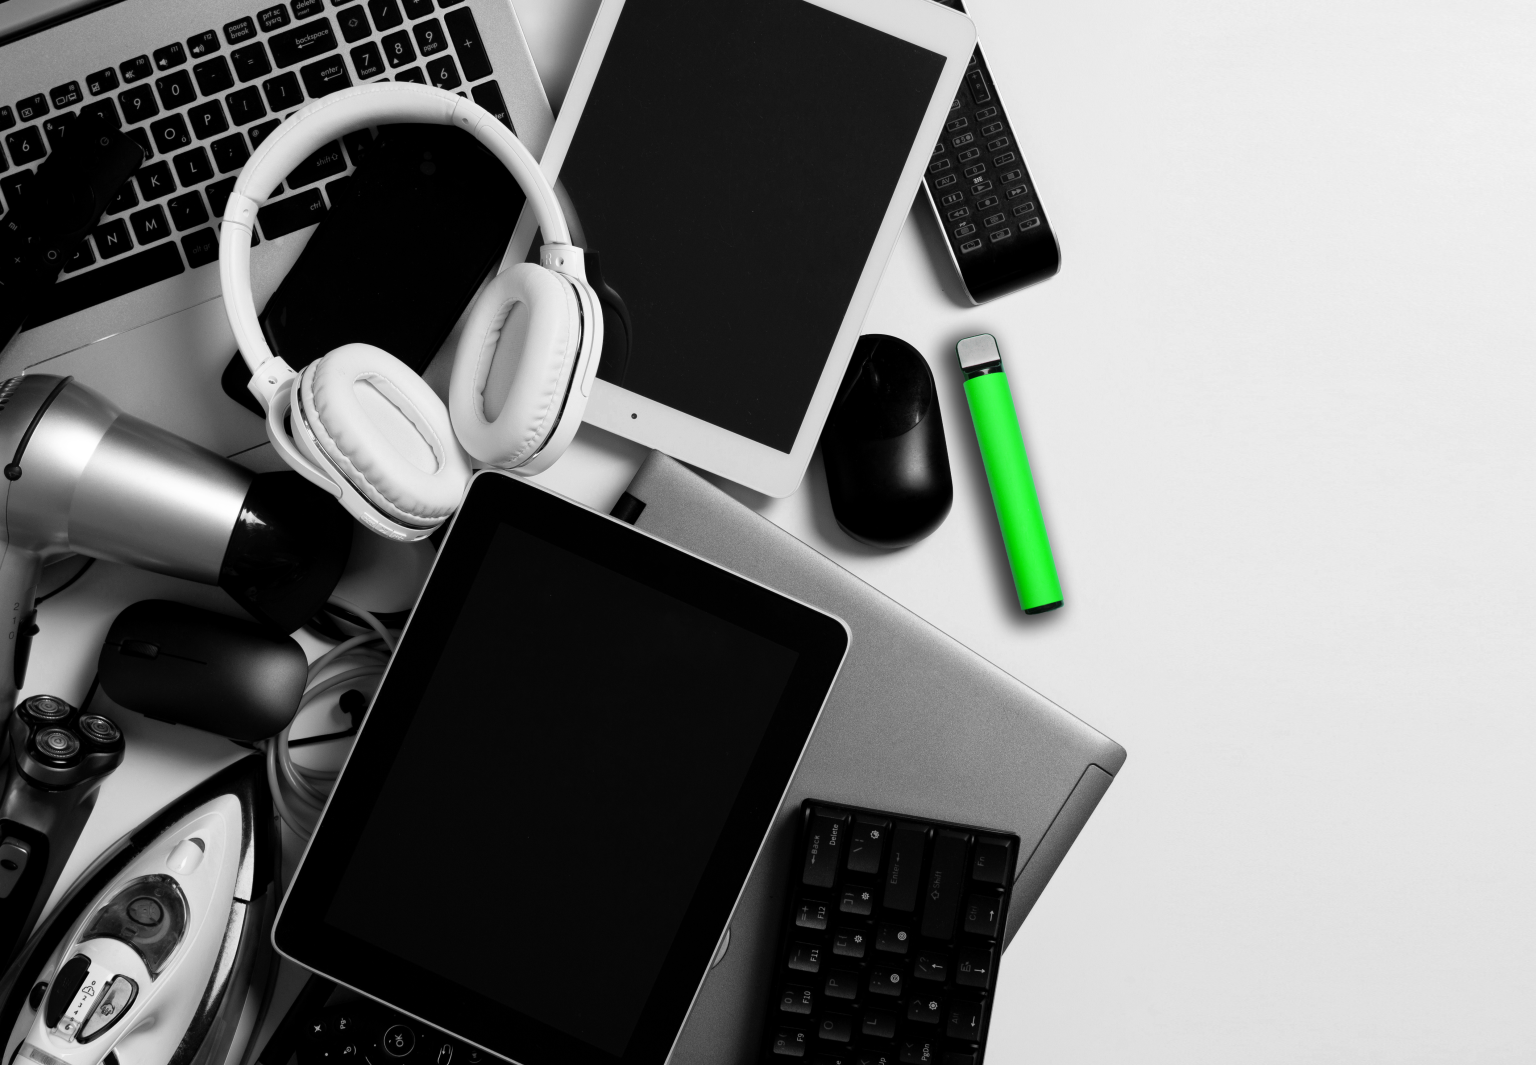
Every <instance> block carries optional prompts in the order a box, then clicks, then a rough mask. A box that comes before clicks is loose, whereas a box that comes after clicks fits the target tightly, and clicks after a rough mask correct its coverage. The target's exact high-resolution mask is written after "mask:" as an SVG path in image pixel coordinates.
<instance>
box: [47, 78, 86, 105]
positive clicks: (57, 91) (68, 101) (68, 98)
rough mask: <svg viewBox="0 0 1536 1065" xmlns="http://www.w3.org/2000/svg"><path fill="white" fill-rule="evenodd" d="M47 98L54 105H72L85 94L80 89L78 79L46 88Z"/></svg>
mask: <svg viewBox="0 0 1536 1065" xmlns="http://www.w3.org/2000/svg"><path fill="white" fill-rule="evenodd" d="M48 98H49V99H50V100H52V101H53V106H54V107H74V106H75V105H76V104H77V103H79V102H80V101H81V100H83V99H85V94H84V93H82V92H81V91H80V83H79V82H78V81H66V82H65V83H64V84H63V85H59V86H56V87H54V88H52V89H49V90H48Z"/></svg>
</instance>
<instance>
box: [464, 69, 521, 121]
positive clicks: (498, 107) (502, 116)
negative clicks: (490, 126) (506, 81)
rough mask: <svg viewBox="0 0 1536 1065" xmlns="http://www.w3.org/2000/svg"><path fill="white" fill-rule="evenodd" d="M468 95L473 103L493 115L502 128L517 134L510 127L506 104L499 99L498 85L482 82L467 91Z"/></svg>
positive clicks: (499, 87)
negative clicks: (504, 127)
mask: <svg viewBox="0 0 1536 1065" xmlns="http://www.w3.org/2000/svg"><path fill="white" fill-rule="evenodd" d="M469 95H470V97H471V98H472V99H473V100H474V101H475V103H477V104H479V105H480V106H481V107H483V108H485V109H486V110H487V111H489V112H490V113H491V114H493V115H495V116H496V120H497V121H498V122H500V123H501V124H502V125H503V126H506V127H507V128H508V129H510V130H512V132H513V133H516V132H517V130H516V129H515V128H514V127H513V125H512V116H511V115H510V114H508V113H507V102H506V101H505V100H503V99H502V98H501V86H500V85H497V84H496V83H495V82H494V81H482V82H481V83H480V84H479V85H476V86H475V87H474V88H473V89H470V90H469Z"/></svg>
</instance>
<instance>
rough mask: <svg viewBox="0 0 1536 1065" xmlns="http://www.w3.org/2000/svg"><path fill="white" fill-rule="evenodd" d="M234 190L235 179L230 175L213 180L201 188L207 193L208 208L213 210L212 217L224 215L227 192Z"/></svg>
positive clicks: (227, 201) (227, 197)
mask: <svg viewBox="0 0 1536 1065" xmlns="http://www.w3.org/2000/svg"><path fill="white" fill-rule="evenodd" d="M234 191H235V179H234V178H232V177H229V178H225V179H224V180H223V181H215V182H214V183H213V184H212V185H209V186H208V187H207V188H206V189H204V190H203V192H205V193H207V195H208V209H209V210H210V211H212V212H213V217H215V218H223V217H224V208H225V207H226V206H228V205H229V194H230V193H231V192H234Z"/></svg>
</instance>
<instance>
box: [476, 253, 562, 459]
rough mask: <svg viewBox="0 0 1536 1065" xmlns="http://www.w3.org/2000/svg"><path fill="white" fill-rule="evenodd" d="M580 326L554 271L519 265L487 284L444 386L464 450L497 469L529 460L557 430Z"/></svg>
mask: <svg viewBox="0 0 1536 1065" xmlns="http://www.w3.org/2000/svg"><path fill="white" fill-rule="evenodd" d="M509 322H510V323H512V324H514V325H516V326H517V328H516V329H509V328H508V324H509ZM582 328H583V326H582V314H581V305H580V302H579V301H578V299H577V296H576V293H575V292H574V291H573V289H572V286H571V284H570V283H569V282H568V281H566V280H565V279H564V278H562V277H560V276H559V275H558V274H556V273H555V272H554V271H552V270H547V269H545V268H544V267H542V266H535V265H534V264H532V263H518V264H517V265H515V266H512V267H509V268H508V269H507V270H505V271H503V272H502V273H500V274H498V275H497V276H496V277H494V278H492V279H491V281H490V283H489V284H488V285H487V286H486V288H485V291H484V292H482V293H481V294H480V297H479V298H478V299H477V300H476V301H475V305H474V307H472V308H471V309H470V312H469V318H468V320H467V321H466V322H465V325H464V331H463V332H462V333H461V334H460V338H459V346H458V350H457V351H456V352H455V354H454V360H453V376H452V378H451V379H450V381H449V385H448V409H449V413H450V415H451V417H452V421H453V429H454V432H455V433H457V434H458V438H459V443H460V444H462V445H463V446H464V450H466V451H468V452H469V453H470V454H471V455H472V456H474V457H475V458H476V459H478V460H479V461H481V462H484V463H487V464H488V465H491V466H499V467H501V468H502V469H512V468H515V467H517V466H521V465H523V464H524V463H526V462H528V461H529V460H530V459H531V458H533V456H534V455H535V454H536V453H537V452H538V450H539V448H541V447H542V446H543V445H544V443H545V441H546V440H548V439H549V437H550V435H551V434H552V433H553V432H554V431H555V429H556V427H557V426H558V425H559V424H560V416H561V412H562V410H563V408H564V406H565V400H566V394H567V393H568V392H569V390H570V387H571V376H572V373H573V372H574V371H575V369H576V364H577V361H578V358H579V356H580V354H581V346H582ZM519 339H521V342H519ZM488 386H490V387H488ZM503 387H504V388H505V392H504V397H505V398H503V393H502V389H503ZM498 401H500V408H499V409H496V403H497V402H498ZM488 404H489V405H490V406H491V407H492V409H494V410H495V411H496V413H495V416H494V417H489V416H487V414H486V408H487V405H488Z"/></svg>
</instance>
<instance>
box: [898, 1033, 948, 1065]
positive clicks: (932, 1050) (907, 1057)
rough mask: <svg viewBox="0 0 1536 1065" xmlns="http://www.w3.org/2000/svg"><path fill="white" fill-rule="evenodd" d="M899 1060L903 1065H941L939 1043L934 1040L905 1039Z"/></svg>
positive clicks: (902, 1042)
mask: <svg viewBox="0 0 1536 1065" xmlns="http://www.w3.org/2000/svg"><path fill="white" fill-rule="evenodd" d="M897 1060H898V1061H900V1062H901V1065H940V1062H939V1047H938V1043H937V1042H936V1041H934V1040H932V1039H903V1040H902V1041H901V1053H900V1056H899V1057H898V1058H897Z"/></svg>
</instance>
